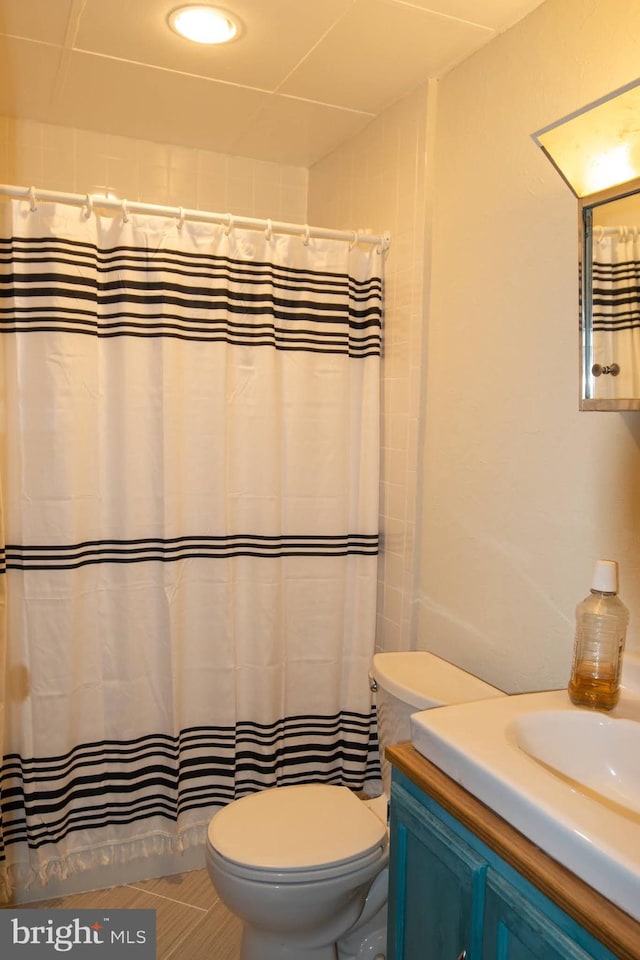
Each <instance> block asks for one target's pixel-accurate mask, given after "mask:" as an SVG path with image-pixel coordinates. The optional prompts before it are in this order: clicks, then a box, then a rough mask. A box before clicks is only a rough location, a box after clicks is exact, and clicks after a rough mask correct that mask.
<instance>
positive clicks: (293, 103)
mask: <svg viewBox="0 0 640 960" xmlns="http://www.w3.org/2000/svg"><path fill="white" fill-rule="evenodd" d="M371 120H373V116H372V115H371V114H367V113H357V112H356V111H352V110H340V109H338V108H336V107H329V106H324V105H322V104H318V103H310V102H309V101H305V100H296V99H294V98H291V97H284V96H280V95H278V94H274V95H272V96H271V97H270V98H269V100H268V102H267V103H266V105H265V106H264V107H263V108H262V109H261V110H260V111H259V113H258V114H257V115H256V116H255V117H254V118H253V119H252V120H251V122H250V123H248V124H247V126H246V128H245V129H244V131H243V132H242V133H241V134H240V135H239V136H238V138H237V139H236V140H235V142H234V145H233V152H234V153H235V154H238V155H241V156H248V157H259V158H260V159H262V160H269V161H271V162H273V163H284V164H289V165H294V166H301V167H310V166H311V165H312V164H314V163H316V162H317V161H318V160H320V159H321V158H322V157H324V156H325V155H326V154H328V153H330V152H331V151H332V150H334V149H335V148H336V147H337V146H338V145H339V144H340V143H342V142H343V141H344V140H347V139H349V137H352V136H355V134H356V133H359V132H360V130H362V129H363V128H364V127H366V125H367V124H368V123H370V122H371Z"/></svg>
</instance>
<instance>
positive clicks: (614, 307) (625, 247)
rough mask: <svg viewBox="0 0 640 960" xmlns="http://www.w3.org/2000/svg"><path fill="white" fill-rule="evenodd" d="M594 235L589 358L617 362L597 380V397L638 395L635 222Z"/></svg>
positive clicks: (639, 298) (638, 244) (639, 275)
mask: <svg viewBox="0 0 640 960" xmlns="http://www.w3.org/2000/svg"><path fill="white" fill-rule="evenodd" d="M596 233H597V231H594V237H593V254H592V264H593V266H592V287H593V363H599V364H600V365H601V366H603V367H607V366H610V365H611V364H612V363H617V364H618V365H619V367H620V373H619V375H618V376H616V377H613V376H611V375H610V374H603V375H602V376H600V377H598V379H597V382H596V395H597V397H598V399H613V398H615V397H638V396H640V240H639V238H638V228H637V227H620V228H618V229H616V230H615V231H611V232H607V233H604V231H601V234H600V236H596V235H595V234H596Z"/></svg>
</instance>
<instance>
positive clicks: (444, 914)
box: [388, 783, 487, 960]
mask: <svg viewBox="0 0 640 960" xmlns="http://www.w3.org/2000/svg"><path fill="white" fill-rule="evenodd" d="M486 869H487V864H486V861H485V860H484V859H483V858H482V857H481V856H479V855H478V854H477V853H476V852H475V851H474V850H473V849H472V848H471V847H470V846H469V845H468V844H467V843H465V842H464V840H462V839H461V838H460V837H459V836H457V835H456V834H455V833H454V832H453V831H452V830H450V829H449V827H448V826H447V825H446V824H444V823H442V821H441V820H439V819H438V818H437V817H435V816H434V815H433V814H432V813H431V811H429V810H428V809H426V808H425V807H424V806H423V805H422V804H421V803H419V802H418V801H417V800H416V799H415V798H414V797H413V796H411V794H410V793H409V792H408V791H407V790H405V789H404V788H403V787H402V786H401V785H399V784H398V783H394V785H393V791H392V800H391V851H390V870H389V874H390V887H389V944H388V960H457V958H459V957H462V956H465V955H466V957H467V958H468V960H479V958H480V951H481V943H482V914H483V908H484V875H485V872H486ZM465 951H466V954H465Z"/></svg>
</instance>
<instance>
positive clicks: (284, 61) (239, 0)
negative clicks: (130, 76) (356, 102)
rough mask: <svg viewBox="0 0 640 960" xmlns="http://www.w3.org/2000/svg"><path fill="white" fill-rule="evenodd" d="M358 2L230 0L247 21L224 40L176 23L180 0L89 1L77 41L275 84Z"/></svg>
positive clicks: (92, 48)
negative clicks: (210, 40) (208, 40)
mask: <svg viewBox="0 0 640 960" xmlns="http://www.w3.org/2000/svg"><path fill="white" fill-rule="evenodd" d="M353 2H354V0H311V2H310V0H304V2H302V3H301V2H300V0H269V2H268V3H266V2H265V0H229V2H228V3H226V2H224V3H223V6H224V7H225V9H227V10H229V12H231V13H233V14H235V15H237V16H238V17H239V18H240V20H241V21H242V23H243V31H242V34H241V35H240V37H239V38H238V39H236V40H234V41H233V42H232V43H229V44H225V45H222V46H215V47H205V46H202V45H200V44H197V43H190V42H189V41H187V40H184V39H183V38H181V37H178V36H176V34H175V33H174V32H173V31H172V30H170V29H169V26H168V25H167V17H168V15H169V13H170V12H171V10H173V9H175V7H176V6H180V5H181V4H180V0H87V4H86V7H85V11H84V14H83V17H82V19H81V22H80V29H79V31H78V35H77V38H76V44H75V45H76V47H77V48H78V49H82V50H85V51H88V52H97V53H103V54H108V55H109V56H113V57H120V58H122V59H125V60H132V61H136V62H139V63H147V64H155V65H157V66H162V67H167V68H169V69H172V70H177V71H180V72H183V73H191V74H197V75H199V76H206V77H211V78H214V79H218V80H226V81H229V82H233V83H240V84H244V85H247V86H253V87H258V88H260V89H263V90H274V89H275V88H276V86H277V85H278V84H279V83H280V82H281V81H282V80H283V79H284V78H285V77H286V75H287V74H288V73H289V71H290V70H291V69H293V67H295V65H296V64H297V63H298V61H299V60H300V59H301V58H302V57H303V56H304V54H305V53H306V52H307V50H308V49H309V48H310V47H312V46H313V45H314V44H315V43H316V42H317V41H318V40H319V39H320V38H321V37H322V36H323V34H324V33H325V32H326V31H327V30H328V29H329V28H330V27H331V26H332V24H333V23H334V22H335V21H336V20H337V19H338V18H339V17H340V16H341V15H342V14H343V13H344V12H345V11H346V10H348V9H349V7H350V6H351V5H352V4H353Z"/></svg>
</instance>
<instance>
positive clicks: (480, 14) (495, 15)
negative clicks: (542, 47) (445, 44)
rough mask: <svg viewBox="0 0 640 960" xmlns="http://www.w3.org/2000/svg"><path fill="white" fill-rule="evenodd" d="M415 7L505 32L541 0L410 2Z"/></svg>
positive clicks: (427, 0) (438, 0) (434, 0)
mask: <svg viewBox="0 0 640 960" xmlns="http://www.w3.org/2000/svg"><path fill="white" fill-rule="evenodd" d="M411 2H412V3H413V4H414V6H416V7H423V8H424V9H425V10H431V11H432V12H433V13H441V14H443V15H444V16H447V17H457V18H458V19H459V20H467V21H468V22H469V23H477V24H480V25H481V26H483V27H490V28H491V29H492V30H498V31H500V30H506V29H507V27H510V26H512V24H514V23H517V22H518V20H521V19H522V18H523V17H526V15H527V14H528V13H530V12H531V11H532V10H534V9H535V8H536V7H539V6H540V4H541V3H542V2H543V0H411Z"/></svg>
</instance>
